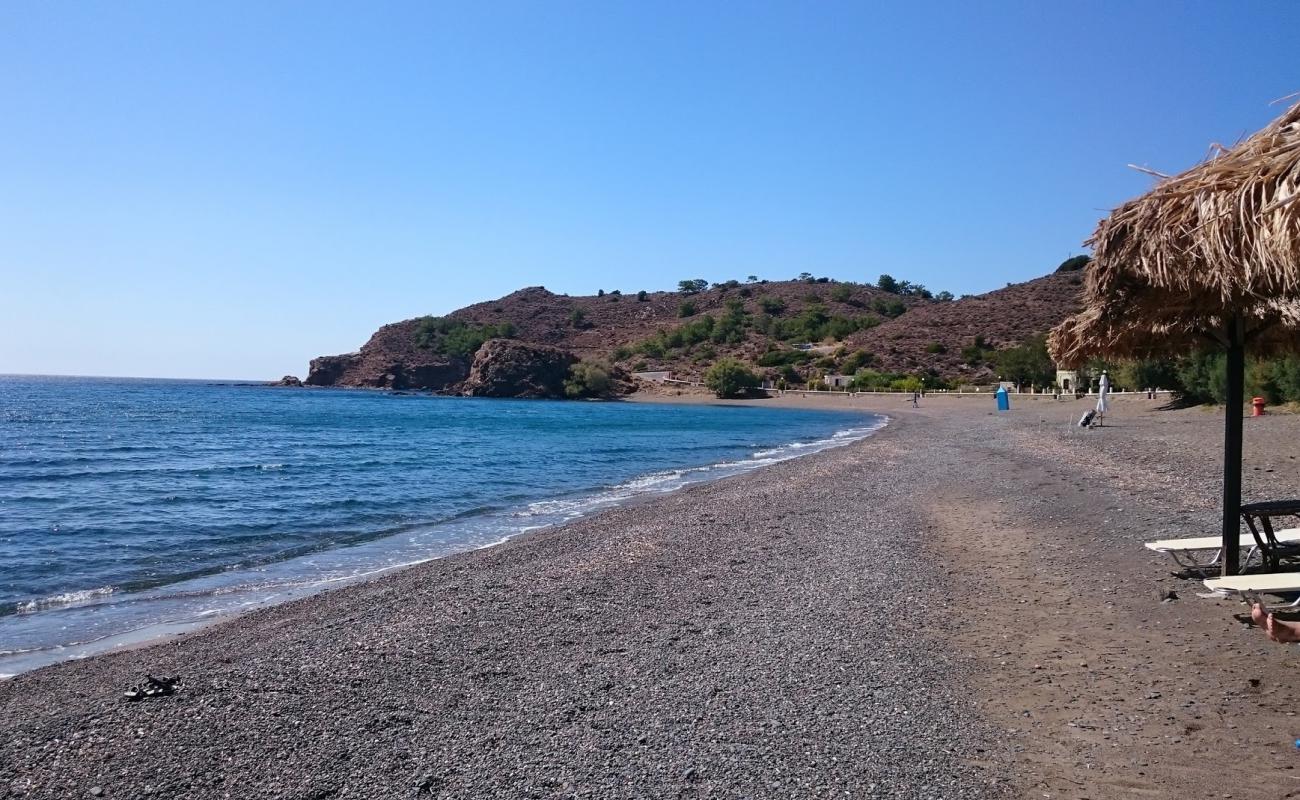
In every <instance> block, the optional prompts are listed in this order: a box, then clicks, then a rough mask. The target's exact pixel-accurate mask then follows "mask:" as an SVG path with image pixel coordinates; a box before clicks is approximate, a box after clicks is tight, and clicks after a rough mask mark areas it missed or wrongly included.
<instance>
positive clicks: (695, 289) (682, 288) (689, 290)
mask: <svg viewBox="0 0 1300 800" xmlns="http://www.w3.org/2000/svg"><path fill="white" fill-rule="evenodd" d="M707 288H709V282H708V281H706V280H704V279H703V278H696V279H694V280H686V281H678V282H677V291H679V292H681V293H682V294H699V293H700V292H702V291H704V290H705V289H707Z"/></svg>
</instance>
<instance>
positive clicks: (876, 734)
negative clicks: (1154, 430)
mask: <svg viewBox="0 0 1300 800" xmlns="http://www.w3.org/2000/svg"><path fill="white" fill-rule="evenodd" d="M962 430H963V429H962V428H961V426H959V425H956V424H949V425H939V426H935V425H932V424H925V425H922V424H915V423H914V422H912V421H909V420H895V422H894V423H893V424H891V425H890V426H889V427H888V428H886V429H885V430H884V431H882V432H880V433H878V434H876V435H875V436H873V437H871V438H870V439H868V440H866V441H863V442H860V443H858V444H855V445H851V446H848V447H844V448H839V449H836V450H832V451H827V452H824V453H820V454H817V455H814V456H810V457H807V458H802V459H798V460H794V461H788V462H784V463H781V464H778V465H775V466H772V467H769V468H766V469H763V470H760V471H758V472H756V473H751V474H749V475H746V476H743V477H738V478H732V479H727V480H723V481H720V482H717V483H714V484H710V485H706V486H700V487H695V488H691V489H688V490H684V491H680V492H677V493H674V494H671V495H666V496H664V497H661V498H656V499H655V500H653V501H649V502H645V503H641V504H637V505H633V506H629V507H625V508H620V509H614V510H611V511H608V512H606V513H603V514H601V515H599V516H597V517H593V518H590V519H587V520H583V521H579V522H576V523H574V524H571V525H568V526H565V527H563V528H558V529H553V530H548V531H543V532H539V533H536V534H533V535H530V536H527V537H523V538H521V539H518V540H515V541H512V542H509V543H506V544H504V545H501V546H498V547H495V548H490V549H487V550H481V551H475V552H470V553H464V554H459V555H456V556H453V557H449V558H446V559H443V560H440V561H436V562H431V563H429V564H425V565H421V566H418V567H414V568H411V569H408V570H404V571H402V572H399V573H396V574H393V575H389V576H386V577H383V578H381V579H378V580H375V581H373V582H369V583H365V584H359V585H355V586H351V587H346V588H343V589H339V590H336V591H332V592H327V593H325V594H322V595H318V596H316V597H312V598H308V599H305V600H302V601H298V602H294V603H289V604H286V605H282V606H278V607H274V608H270V609H265V610H261V611H256V612H252V613H249V614H246V615H244V616H241V617H238V618H236V619H233V620H230V621H227V622H225V623H222V624H219V625H215V626H212V627H210V628H207V629H204V630H202V631H199V632H196V633H193V634H189V635H185V636H182V637H177V638H176V639H175V640H173V641H170V642H167V643H164V644H159V645H155V646H151V647H146V648H141V649H137V650H132V651H126V652H121V653H115V654H111V655H106V656H101V657H96V658H92V659H87V660H85V661H80V662H72V663H65V664H60V665H56V666H53V667H49V668H46V669H42V670H37V671H35V672H32V673H28V674H24V675H20V676H18V677H16V678H14V679H12V680H9V681H5V682H0V719H2V720H3V722H2V723H0V729H2V731H0V797H4V798H71V797H92V796H93V797H111V798H146V797H186V798H191V797H192V798H286V800H287V799H289V798H292V799H294V800H307V799H308V798H336V797H337V798H343V797H355V798H388V797H393V798H402V797H448V798H450V797H484V798H489V797H502V798H505V797H509V798H578V797H593V798H595V797H599V798H620V797H628V798H633V797H637V798H641V797H646V798H648V797H675V798H677V797H719V798H759V797H873V798H874V797H879V798H981V797H999V796H1002V795H1003V794H1005V792H1006V789H1005V786H1006V782H1007V780H1008V770H1009V766H1008V762H1007V760H1006V754H1005V753H1004V752H1002V749H1001V745H1000V744H999V741H998V739H999V734H998V732H997V731H996V730H994V729H992V728H991V727H990V726H988V725H986V724H985V723H984V722H983V721H982V720H981V718H980V716H979V714H978V711H977V708H976V706H975V701H974V700H973V699H972V698H971V697H970V696H969V694H968V693H967V691H966V689H965V686H964V676H965V675H966V674H967V670H968V669H969V666H968V665H967V664H965V663H964V662H963V661H962V660H961V658H960V656H958V655H956V654H954V653H953V652H951V650H950V648H948V647H947V646H946V645H945V643H944V641H943V640H942V637H941V631H935V630H933V626H932V625H931V620H930V619H929V618H928V614H927V610H926V609H927V608H931V607H934V606H935V605H936V604H939V603H941V602H942V601H943V597H944V595H945V592H946V587H947V584H946V580H947V577H946V575H945V571H944V570H943V569H942V565H939V564H935V563H933V561H932V559H930V558H928V557H927V556H926V555H925V554H924V552H923V550H922V549H921V548H918V546H917V543H916V539H915V537H916V536H917V535H918V532H919V531H920V530H921V529H922V527H923V523H922V522H921V520H920V518H919V516H918V515H919V513H920V512H919V509H918V508H917V506H916V504H915V503H914V502H912V501H913V499H914V494H913V493H914V492H916V491H918V490H919V488H920V487H923V486H924V485H925V484H926V483H927V482H930V481H933V480H934V476H933V475H932V474H931V473H930V470H929V468H928V466H927V461H926V459H925V457H924V452H925V448H926V447H928V446H932V445H940V446H942V443H943V437H945V436H952V435H966V436H973V434H970V433H966V434H962V433H961V431H962ZM145 674H153V675H174V676H179V677H180V679H181V684H180V687H179V689H178V691H177V692H176V693H175V694H174V695H171V696H167V697H159V698H151V699H147V700H143V701H140V702H134V703H128V702H124V700H123V696H122V695H123V691H124V690H125V689H127V688H128V687H129V686H131V685H132V684H135V683H138V682H139V681H140V680H142V678H143V676H144V675H145Z"/></svg>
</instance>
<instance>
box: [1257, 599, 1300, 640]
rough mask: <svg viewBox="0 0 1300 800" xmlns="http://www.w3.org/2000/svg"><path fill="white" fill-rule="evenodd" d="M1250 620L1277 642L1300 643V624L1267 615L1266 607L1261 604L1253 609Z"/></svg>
mask: <svg viewBox="0 0 1300 800" xmlns="http://www.w3.org/2000/svg"><path fill="white" fill-rule="evenodd" d="M1250 618H1251V619H1252V620H1254V622H1255V624H1256V625H1259V626H1260V627H1261V628H1263V629H1264V630H1265V632H1267V633H1268V638H1270V639H1272V640H1273V641H1275V642H1281V643H1283V644H1286V643H1288V642H1300V623H1295V622H1283V621H1282V620H1280V619H1278V618H1277V617H1275V616H1273V615H1272V614H1267V613H1265V612H1264V607H1263V606H1262V605H1260V604H1259V603H1256V604H1255V605H1254V606H1252V607H1251V609H1250Z"/></svg>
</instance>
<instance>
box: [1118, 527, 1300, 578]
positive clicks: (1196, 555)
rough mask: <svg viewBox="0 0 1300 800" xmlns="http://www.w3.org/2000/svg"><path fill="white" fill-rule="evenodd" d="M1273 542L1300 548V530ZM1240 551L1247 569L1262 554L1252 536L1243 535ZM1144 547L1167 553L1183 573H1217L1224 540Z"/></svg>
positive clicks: (1165, 542) (1200, 538) (1170, 542)
mask: <svg viewBox="0 0 1300 800" xmlns="http://www.w3.org/2000/svg"><path fill="white" fill-rule="evenodd" d="M1273 538H1274V539H1276V540H1277V543H1278V544H1279V545H1287V544H1294V545H1297V546H1300V528H1287V529H1286V530H1281V531H1275V532H1274V533H1273ZM1239 541H1240V542H1241V545H1240V546H1241V550H1242V552H1243V553H1245V554H1246V557H1245V558H1243V559H1242V560H1241V564H1242V567H1243V568H1244V567H1245V566H1246V565H1247V564H1249V563H1250V560H1251V558H1253V557H1254V556H1255V554H1256V553H1258V552H1259V543H1258V542H1257V541H1256V540H1255V537H1254V536H1253V535H1252V534H1249V533H1246V534H1242V536H1241V539H1240V540H1239ZM1144 547H1146V549H1148V550H1154V551H1155V552H1157V553H1165V554H1166V555H1168V556H1169V557H1170V558H1172V559H1173V560H1174V563H1175V564H1177V565H1178V566H1180V567H1182V568H1183V569H1190V570H1196V571H1199V572H1205V571H1208V570H1211V569H1216V568H1218V566H1219V563H1220V561H1221V560H1222V558H1223V552H1222V551H1223V539H1222V538H1221V537H1218V536H1197V537H1194V538H1191V539H1162V540H1160V541H1158V542H1147V543H1146V544H1145V545H1144Z"/></svg>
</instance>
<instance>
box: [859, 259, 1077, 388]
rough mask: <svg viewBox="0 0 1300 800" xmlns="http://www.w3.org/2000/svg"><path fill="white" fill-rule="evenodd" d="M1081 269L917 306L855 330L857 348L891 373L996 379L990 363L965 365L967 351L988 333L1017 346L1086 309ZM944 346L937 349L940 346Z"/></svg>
mask: <svg viewBox="0 0 1300 800" xmlns="http://www.w3.org/2000/svg"><path fill="white" fill-rule="evenodd" d="M1082 288H1083V287H1082V281H1081V278H1080V273H1078V272H1058V273H1053V274H1051V275H1047V276H1045V277H1042V278H1037V279H1035V280H1032V281H1026V282H1025V283H1016V284H1012V285H1011V286H1008V287H1006V288H1005V289H998V290H996V291H992V292H988V293H986V294H981V295H974V296H970V297H963V298H962V299H960V300H956V301H953V302H951V303H930V304H927V305H925V306H923V307H920V308H915V309H912V310H911V311H908V312H907V313H906V314H904V315H902V316H901V317H899V318H897V319H892V320H890V321H889V322H886V323H884V324H883V325H881V326H880V327H878V328H873V329H871V330H869V331H862V332H859V333H856V334H854V335H853V336H851V337H849V338H848V339H847V340H846V345H847V346H849V347H851V348H857V349H862V350H866V351H868V352H870V353H873V354H874V355H875V356H876V363H877V364H878V365H879V366H880V368H881V369H885V370H889V371H891V372H917V371H934V372H935V373H937V374H939V375H944V376H963V377H969V378H972V379H984V378H991V377H996V376H993V375H992V370H991V369H990V368H989V367H988V366H987V365H981V364H966V363H963V361H962V357H961V351H962V349H963V348H966V347H969V346H970V345H971V344H973V343H974V341H975V337H977V336H982V337H984V341H985V343H986V345H987V346H988V347H990V348H993V349H996V350H1001V349H1003V348H1005V347H1013V346H1015V345H1017V344H1020V343H1021V342H1023V341H1024V340H1025V339H1027V338H1029V337H1030V336H1034V335H1036V334H1044V333H1046V332H1047V331H1049V330H1051V328H1052V326H1054V325H1056V324H1057V323H1058V322H1060V321H1061V320H1063V319H1065V318H1066V317H1068V316H1070V315H1071V314H1074V313H1075V312H1077V311H1078V310H1079V308H1080V298H1081V292H1082ZM936 343H937V344H938V345H940V346H941V347H942V352H931V351H932V350H936V349H937V348H935V346H934V345H935V344H936Z"/></svg>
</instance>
